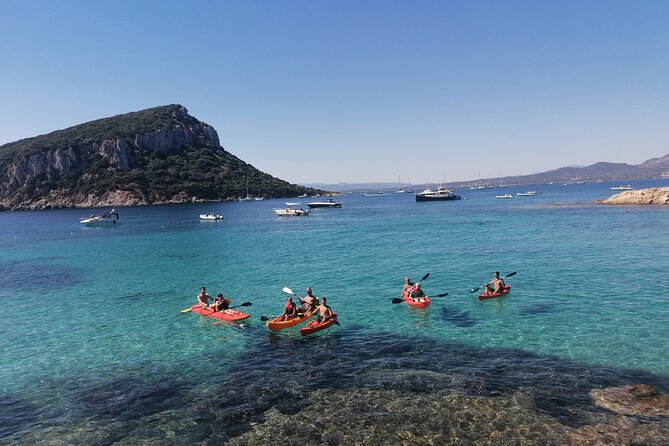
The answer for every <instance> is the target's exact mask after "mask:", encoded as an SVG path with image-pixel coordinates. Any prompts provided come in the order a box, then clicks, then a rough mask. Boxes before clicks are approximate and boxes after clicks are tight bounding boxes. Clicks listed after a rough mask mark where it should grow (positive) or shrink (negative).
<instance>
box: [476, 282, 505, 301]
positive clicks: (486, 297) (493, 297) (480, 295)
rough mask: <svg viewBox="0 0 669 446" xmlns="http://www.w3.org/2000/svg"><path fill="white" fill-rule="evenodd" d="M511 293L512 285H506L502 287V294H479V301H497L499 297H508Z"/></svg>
mask: <svg viewBox="0 0 669 446" xmlns="http://www.w3.org/2000/svg"><path fill="white" fill-rule="evenodd" d="M510 292H511V285H505V286H503V287H502V292H501V293H489V294H487V293H481V294H479V300H486V299H495V298H497V297H502V296H506V295H507V294H509V293H510Z"/></svg>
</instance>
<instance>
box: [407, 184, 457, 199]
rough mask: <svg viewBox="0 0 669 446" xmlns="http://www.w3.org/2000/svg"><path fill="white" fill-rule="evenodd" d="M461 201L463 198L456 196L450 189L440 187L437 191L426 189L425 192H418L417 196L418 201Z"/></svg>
mask: <svg viewBox="0 0 669 446" xmlns="http://www.w3.org/2000/svg"><path fill="white" fill-rule="evenodd" d="M461 199H462V197H461V196H459V195H455V194H454V193H453V192H452V191H451V190H450V189H446V188H443V187H440V188H439V189H437V190H436V191H434V190H432V189H425V190H424V191H423V192H418V193H417V194H416V201H450V200H461Z"/></svg>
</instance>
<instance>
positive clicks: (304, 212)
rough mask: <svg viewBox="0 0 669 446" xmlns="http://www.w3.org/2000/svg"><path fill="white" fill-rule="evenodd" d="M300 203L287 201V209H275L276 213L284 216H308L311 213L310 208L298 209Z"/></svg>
mask: <svg viewBox="0 0 669 446" xmlns="http://www.w3.org/2000/svg"><path fill="white" fill-rule="evenodd" d="M299 204H300V203H286V206H287V207H286V208H285V209H274V213H275V214H276V215H279V216H282V217H306V216H308V215H309V209H302V208H300V209H297V208H296V207H295V206H299Z"/></svg>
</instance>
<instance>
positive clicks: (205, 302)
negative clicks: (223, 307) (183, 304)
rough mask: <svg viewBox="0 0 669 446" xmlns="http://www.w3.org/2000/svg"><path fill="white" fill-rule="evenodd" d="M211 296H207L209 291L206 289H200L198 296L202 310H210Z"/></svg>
mask: <svg viewBox="0 0 669 446" xmlns="http://www.w3.org/2000/svg"><path fill="white" fill-rule="evenodd" d="M210 300H211V296H210V295H208V294H207V289H206V288H205V287H202V288H200V294H198V295H197V301H198V303H199V304H200V307H202V308H209V301H210Z"/></svg>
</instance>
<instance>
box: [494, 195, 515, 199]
mask: <svg viewBox="0 0 669 446" xmlns="http://www.w3.org/2000/svg"><path fill="white" fill-rule="evenodd" d="M495 198H499V199H504V198H513V195H511V194H504V195H495Z"/></svg>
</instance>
